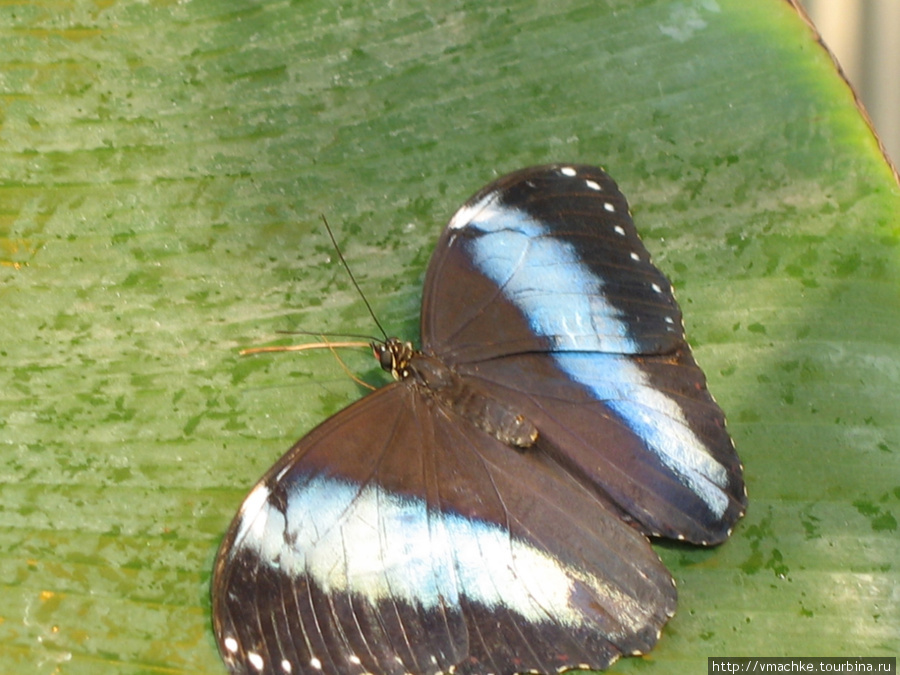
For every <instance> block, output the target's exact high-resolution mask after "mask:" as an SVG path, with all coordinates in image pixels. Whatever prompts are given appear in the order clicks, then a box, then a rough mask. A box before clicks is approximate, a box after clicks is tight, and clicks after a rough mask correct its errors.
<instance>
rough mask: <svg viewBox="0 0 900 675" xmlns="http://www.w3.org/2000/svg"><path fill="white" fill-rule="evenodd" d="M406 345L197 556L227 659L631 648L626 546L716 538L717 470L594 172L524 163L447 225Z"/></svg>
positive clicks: (696, 379)
mask: <svg viewBox="0 0 900 675" xmlns="http://www.w3.org/2000/svg"><path fill="white" fill-rule="evenodd" d="M422 338H423V347H422V350H421V351H418V350H415V349H413V347H412V345H411V344H410V343H407V342H403V341H401V340H398V339H396V338H391V339H389V340H387V341H385V342H384V343H377V344H375V345H373V348H374V350H375V356H376V358H377V359H378V360H379V362H380V364H381V366H382V367H383V368H384V369H385V370H387V371H388V372H390V373H391V374H392V375H393V376H394V378H395V380H396V381H395V382H393V383H391V384H388V385H386V386H385V387H382V388H381V389H379V390H378V391H376V392H374V393H373V394H371V395H369V396H366V397H365V398H363V399H362V400H360V401H358V402H357V403H355V404H353V405H351V406H350V407H348V408H347V409H346V410H344V411H342V412H341V413H339V414H338V415H335V416H334V417H332V418H331V419H329V420H326V421H325V422H323V423H322V424H321V425H320V426H318V427H317V428H316V429H314V430H313V431H312V432H310V433H309V434H308V435H307V436H305V437H304V438H303V439H301V440H300V441H299V442H298V443H297V444H296V445H295V446H294V447H293V448H292V449H291V450H290V451H289V452H288V453H287V454H286V455H284V456H283V457H282V458H281V459H280V460H279V461H278V462H277V463H276V464H275V466H273V467H272V469H270V470H269V472H267V474H266V475H265V476H264V477H263V478H262V480H261V481H260V482H259V483H258V484H257V486H256V487H255V488H254V489H253V490H252V491H251V493H250V495H249V496H248V497H247V499H246V500H245V501H244V504H243V505H242V507H241V510H240V511H239V513H238V515H237V517H236V518H235V520H234V522H233V523H232V526H231V528H230V529H229V531H228V534H227V535H226V537H225V540H224V541H223V543H222V546H221V548H220V551H219V555H218V557H217V561H216V567H215V571H214V580H213V619H214V624H215V630H216V635H217V639H218V641H219V646H220V651H221V653H222V656H223V659H224V660H225V662H226V664H227V666H228V667H229V669H230V670H231V672H233V673H282V674H283V673H305V674H307V675H308V674H314V673H325V674H327V675H331V674H335V675H367V674H374V675H382V674H384V675H394V674H396V675H405V674H406V673H413V674H415V675H438V674H440V673H451V672H453V673H466V674H471V675H494V674H496V675H512V674H513V673H518V672H540V673H548V674H552V673H555V672H559V671H564V670H567V669H572V668H605V667H606V666H608V665H609V664H610V663H611V662H613V661H614V660H615V659H616V658H618V657H619V656H620V655H622V654H633V653H644V652H646V651H648V650H649V649H651V648H652V647H653V645H654V644H655V642H656V640H657V638H658V636H659V633H660V630H661V628H662V626H663V625H664V623H665V622H666V621H667V620H668V618H669V617H670V616H671V615H672V614H673V613H674V611H675V605H676V593H675V588H674V583H673V581H672V578H671V576H670V575H669V573H668V571H667V570H666V569H665V567H664V566H663V565H662V563H661V562H660V560H659V558H658V557H657V556H656V554H655V553H654V552H653V550H652V548H651V547H650V544H649V542H648V540H647V535H653V536H666V537H671V538H676V539H684V540H688V541H692V542H695V543H701V544H711V543H718V542H720V541H722V540H723V539H724V538H726V537H727V536H728V534H730V531H731V528H732V527H733V525H734V523H735V522H736V521H737V519H738V518H740V516H741V515H742V514H743V511H744V508H745V504H746V495H745V492H744V487H743V480H742V475H741V474H742V470H741V466H740V462H739V460H738V458H737V455H736V453H735V452H734V448H733V445H732V443H731V439H730V438H729V436H728V434H727V432H726V431H725V427H724V415H723V414H722V412H721V410H720V409H719V407H718V406H717V405H716V404H715V402H714V401H713V399H712V397H711V396H710V394H709V392H708V391H707V389H706V380H705V377H704V375H703V373H702V371H701V370H700V369H699V367H698V366H697V365H696V363H695V362H694V360H693V357H692V356H691V353H690V349H689V347H688V346H687V343H686V342H685V340H684V334H683V329H682V327H681V314H680V310H679V309H678V306H677V304H676V303H675V300H674V296H673V295H672V292H671V287H670V286H669V283H668V281H667V280H666V279H665V277H664V276H663V275H662V273H661V272H659V270H657V269H656V268H655V267H654V266H653V265H652V263H651V262H650V259H649V254H648V253H647V251H646V249H645V248H644V247H643V244H642V243H641V242H640V239H639V238H638V236H637V233H636V231H635V230H634V225H633V223H632V222H631V218H630V215H629V212H628V206H627V203H626V202H625V199H624V197H623V196H622V195H621V193H620V192H619V191H618V189H617V187H616V186H615V183H614V182H613V181H612V180H611V179H610V178H609V177H608V176H607V175H606V174H605V173H604V172H603V171H601V170H600V169H596V168H593V167H587V166H576V165H548V166H543V167H532V168H530V169H525V170H522V171H520V172H516V173H514V174H510V175H508V176H505V177H503V178H501V179H499V180H498V181H495V182H494V183H492V184H491V185H489V186H487V187H486V188H484V189H483V190H481V191H480V192H479V193H477V194H476V195H475V196H474V197H472V199H470V200H469V201H468V202H467V203H466V205H464V206H463V207H462V208H461V209H460V210H459V211H458V212H457V214H456V215H454V217H453V218H452V219H451V221H450V223H449V224H448V226H447V228H446V229H445V230H444V233H443V235H442V236H441V239H440V241H439V242H438V246H437V249H436V252H435V255H434V257H433V258H432V261H431V264H430V265H429V269H428V273H427V275H426V281H425V294H424V298H423V311H422Z"/></svg>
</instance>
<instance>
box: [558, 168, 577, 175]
mask: <svg viewBox="0 0 900 675" xmlns="http://www.w3.org/2000/svg"><path fill="white" fill-rule="evenodd" d="M559 172H560V173H561V174H562V175H563V176H568V177H569V178H571V177H572V176H574V175H575V174H576V173H578V172H577V171H575V168H574V167H571V166H564V167H562V168H561V169H560V170H559Z"/></svg>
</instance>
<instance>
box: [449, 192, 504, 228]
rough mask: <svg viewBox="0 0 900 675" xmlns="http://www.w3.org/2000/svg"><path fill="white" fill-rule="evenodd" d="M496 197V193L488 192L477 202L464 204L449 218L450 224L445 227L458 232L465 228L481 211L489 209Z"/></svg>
mask: <svg viewBox="0 0 900 675" xmlns="http://www.w3.org/2000/svg"><path fill="white" fill-rule="evenodd" d="M497 197H498V195H497V193H496V192H489V193H488V194H486V195H484V196H483V197H482V198H481V199H479V200H478V201H477V202H474V203H471V204H464V205H463V206H462V208H460V209H459V211H457V212H456V213H454V214H453V217H452V218H450V222H449V223H447V227H449V228H450V229H451V230H459V229H461V228H463V227H466V226H467V225H469V223H471V222H472V221H473V220H474V219H475V218H477V217H478V216H479V215H480V214H481V212H482V211H484V210H485V209H487V208H489V207H491V206H492V204H493V202H495V201H496V200H497ZM482 217H483V216H482Z"/></svg>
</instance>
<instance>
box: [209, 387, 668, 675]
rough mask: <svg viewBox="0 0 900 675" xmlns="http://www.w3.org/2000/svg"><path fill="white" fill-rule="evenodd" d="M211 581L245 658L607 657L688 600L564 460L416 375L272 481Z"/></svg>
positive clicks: (491, 661) (508, 665)
mask: <svg viewBox="0 0 900 675" xmlns="http://www.w3.org/2000/svg"><path fill="white" fill-rule="evenodd" d="M213 597H214V599H215V600H214V607H213V612H214V617H215V620H216V633H217V636H218V639H219V643H220V649H221V651H222V654H223V656H224V658H225V660H226V662H227V663H228V664H229V666H230V668H231V670H232V672H234V673H245V672H246V673H257V672H262V673H285V672H292V673H308V674H312V673H317V672H322V671H324V672H326V673H337V674H340V675H362V674H363V673H376V674H382V673H384V674H391V675H394V674H396V675H401V674H402V673H427V674H429V675H430V674H432V673H439V672H449V671H451V670H453V671H455V672H458V673H472V674H473V675H487V674H488V673H513V672H520V671H532V670H536V671H540V672H556V671H557V670H560V669H566V668H572V667H576V666H587V667H591V668H604V667H606V666H607V665H608V664H609V663H610V662H612V661H613V660H615V659H616V658H617V657H618V656H619V655H620V654H622V653H633V652H643V651H646V650H648V649H650V648H651V647H652V646H653V644H654V643H655V641H656V639H657V637H658V634H659V630H660V628H661V627H662V625H663V623H665V621H666V620H667V619H668V617H669V616H670V615H671V614H672V613H673V612H674V608H675V590H674V586H673V584H672V580H671V577H670V576H669V574H668V572H667V571H666V570H665V568H664V567H663V566H662V564H661V562H660V561H659V559H658V557H657V556H656V554H655V553H654V552H653V550H652V549H651V547H650V545H649V542H647V540H646V538H645V537H644V536H643V535H641V534H640V533H639V532H638V531H637V530H635V529H634V528H631V527H629V526H628V525H626V524H624V523H623V522H622V521H621V520H620V519H619V518H618V517H617V515H616V514H615V513H614V512H613V511H612V510H609V509H607V508H606V506H605V505H604V504H603V502H602V501H600V500H599V499H598V498H597V497H596V496H595V495H593V494H591V492H590V491H589V490H586V489H585V488H584V487H583V486H582V485H581V484H579V483H578V482H577V481H575V480H573V479H572V478H571V477H570V476H569V475H568V474H567V473H566V472H565V471H563V470H562V469H561V468H560V467H559V466H558V465H557V464H556V463H555V461H554V460H553V459H552V458H550V457H549V456H547V455H545V454H542V453H534V452H528V451H522V450H515V449H512V448H510V447H509V446H507V445H504V444H502V443H500V442H499V441H497V440H496V439H494V438H493V437H491V436H489V435H487V434H486V433H485V432H483V431H482V430H481V429H478V428H476V427H474V426H472V425H471V424H470V423H469V422H468V421H467V420H465V419H461V418H460V417H458V416H457V414H456V413H455V412H454V411H452V410H448V409H446V408H445V407H444V406H442V405H441V404H440V403H439V402H438V401H436V400H434V399H433V398H432V397H430V396H428V395H427V394H426V393H423V392H422V391H421V390H420V389H418V388H417V387H416V386H412V385H407V384H406V383H397V384H394V385H390V386H388V387H386V388H384V389H381V390H379V391H378V392H376V393H374V394H371V395H370V396H368V397H366V398H365V399H363V400H362V401H360V402H359V403H357V404H355V405H353V406H351V407H350V408H348V409H347V410H345V411H343V412H341V413H339V414H338V415H336V416H334V417H332V418H331V419H329V420H327V421H326V422H325V423H323V424H322V425H320V426H319V427H318V428H317V429H316V430H314V431H313V432H311V433H310V434H309V435H308V436H306V437H305V438H304V439H302V440H301V441H300V442H299V443H298V444H297V446H295V447H294V448H293V449H292V450H291V451H290V452H289V453H288V454H287V455H285V457H284V458H282V460H280V462H279V463H278V464H277V465H276V466H275V467H273V469H272V470H271V471H270V472H269V473H268V474H267V475H266V476H265V477H264V478H263V479H262V480H261V481H260V483H259V484H258V485H257V486H256V488H254V490H253V491H252V492H251V494H250V496H249V497H248V498H247V500H246V501H245V503H244V505H243V507H242V509H241V511H240V513H239V514H238V516H237V518H236V519H235V521H234V523H233V524H232V527H231V529H230V530H229V533H228V535H227V536H226V539H225V541H224V542H223V545H222V548H221V550H220V554H219V558H218V560H217V564H216V570H215V578H214V593H213Z"/></svg>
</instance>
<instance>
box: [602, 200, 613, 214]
mask: <svg viewBox="0 0 900 675" xmlns="http://www.w3.org/2000/svg"><path fill="white" fill-rule="evenodd" d="M603 208H604V209H605V210H607V211H609V212H610V213H615V212H616V207H615V206H613V205H612V204H610V203H609V202H605V203H604V204H603Z"/></svg>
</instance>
